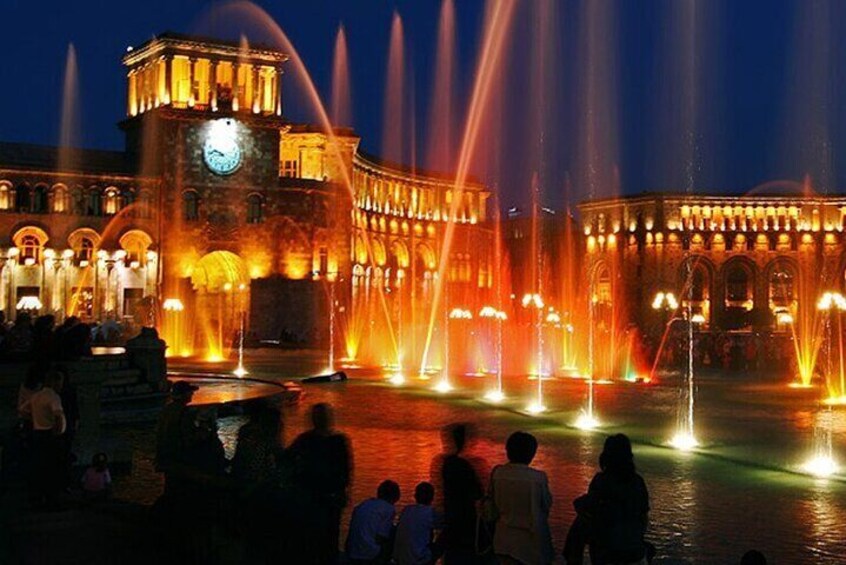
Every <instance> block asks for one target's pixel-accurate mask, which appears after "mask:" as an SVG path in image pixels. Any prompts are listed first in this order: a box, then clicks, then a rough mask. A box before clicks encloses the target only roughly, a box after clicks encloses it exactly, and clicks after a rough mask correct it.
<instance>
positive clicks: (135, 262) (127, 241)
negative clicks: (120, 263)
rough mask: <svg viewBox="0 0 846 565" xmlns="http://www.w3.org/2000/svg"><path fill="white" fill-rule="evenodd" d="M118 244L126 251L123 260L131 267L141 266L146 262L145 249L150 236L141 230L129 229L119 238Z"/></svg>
mask: <svg viewBox="0 0 846 565" xmlns="http://www.w3.org/2000/svg"><path fill="white" fill-rule="evenodd" d="M119 243H120V246H121V248H122V249H123V250H124V251H126V257H125V259H124V261H125V262H126V264H127V265H129V266H131V267H133V268H134V267H143V266H144V265H146V263H147V250H148V249H149V248H150V246H151V245H152V243H153V240H152V238H151V237H150V236H149V235H147V234H146V233H145V232H143V231H141V230H130V231H128V232H126V233H125V234H124V235H123V236H122V237H121V238H120V242H119Z"/></svg>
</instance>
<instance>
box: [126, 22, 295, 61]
mask: <svg viewBox="0 0 846 565" xmlns="http://www.w3.org/2000/svg"><path fill="white" fill-rule="evenodd" d="M194 47H202V48H203V49H204V50H205V51H206V52H208V53H209V54H217V55H219V56H230V57H242V56H244V55H245V53H244V51H243V49H242V48H241V44H240V42H238V41H232V40H228V39H219V38H214V37H208V36H203V35H191V34H186V33H178V32H173V31H165V32H163V33H159V34H156V35H154V36H153V37H151V38H150V39H148V40H146V41H144V42H142V43H141V44H139V45H137V46H130V47H129V48H128V49H127V52H126V53H125V54H124V56H123V57H121V61H122V62H123V64H124V65H126V66H132V65H134V64H135V63H137V62H138V61H140V60H142V59H144V58H146V57H147V56H148V55H150V54H155V53H157V52H158V51H164V50H166V49H167V48H170V49H173V50H179V49H180V48H184V49H186V50H189V51H190V50H191V49H192V48H194ZM246 59H248V60H261V61H264V62H266V63H276V64H281V63H284V62H285V61H287V60H288V59H289V56H288V55H287V54H286V53H284V52H282V51H280V50H279V49H278V48H276V47H273V46H271V45H267V44H263V43H250V44H248V47H247V52H246Z"/></svg>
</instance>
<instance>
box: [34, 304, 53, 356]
mask: <svg viewBox="0 0 846 565" xmlns="http://www.w3.org/2000/svg"><path fill="white" fill-rule="evenodd" d="M55 325H56V317H55V316H51V315H46V316H39V317H38V318H37V319H36V320H35V324H33V326H32V354H33V358H34V359H36V360H38V361H40V362H44V361H52V360H53V359H54V358H55V355H56V344H55V336H54V334H53V328H54V326H55Z"/></svg>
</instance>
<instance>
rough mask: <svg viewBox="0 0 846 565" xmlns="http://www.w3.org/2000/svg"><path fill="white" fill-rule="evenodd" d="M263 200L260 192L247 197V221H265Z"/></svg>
mask: <svg viewBox="0 0 846 565" xmlns="http://www.w3.org/2000/svg"><path fill="white" fill-rule="evenodd" d="M262 213H263V212H262V201H261V196H259V195H258V194H251V195H249V196H248V197H247V223H248V224H259V223H261V222H262V221H263V216H262Z"/></svg>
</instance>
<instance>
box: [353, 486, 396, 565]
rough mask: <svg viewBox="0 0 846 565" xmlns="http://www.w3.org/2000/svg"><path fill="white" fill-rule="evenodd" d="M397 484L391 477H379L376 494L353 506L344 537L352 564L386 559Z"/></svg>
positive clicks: (390, 545) (391, 533) (391, 548)
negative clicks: (380, 479)
mask: <svg viewBox="0 0 846 565" xmlns="http://www.w3.org/2000/svg"><path fill="white" fill-rule="evenodd" d="M399 499H400V488H399V485H398V484H397V483H395V482H394V481H382V484H380V485H379V488H378V489H377V490H376V498H368V499H367V500H365V501H364V502H362V503H360V504H359V505H358V506H356V507H355V509H353V513H352V517H351V518H350V532H349V536H348V537H347V559H349V562H350V563H351V564H353V565H368V564H372V565H378V564H381V563H389V562H390V556H391V553H392V551H393V537H394V516H395V515H396V509H395V508H394V505H395V504H396V503H397V501H398V500H399Z"/></svg>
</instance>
